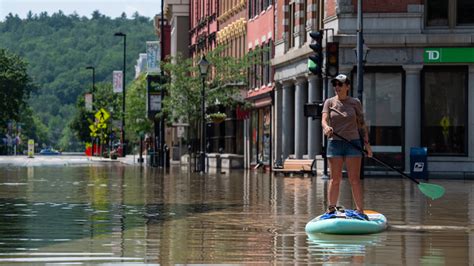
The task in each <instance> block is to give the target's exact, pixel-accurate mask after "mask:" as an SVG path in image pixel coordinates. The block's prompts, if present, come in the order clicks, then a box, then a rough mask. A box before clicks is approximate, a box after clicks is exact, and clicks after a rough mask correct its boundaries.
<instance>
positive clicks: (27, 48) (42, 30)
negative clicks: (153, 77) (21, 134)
mask: <svg viewBox="0 0 474 266" xmlns="http://www.w3.org/2000/svg"><path fill="white" fill-rule="evenodd" d="M119 31H120V32H124V33H126V34H127V53H126V55H127V57H126V62H127V69H126V75H127V81H129V82H130V81H131V80H132V78H131V77H133V76H134V64H135V62H136V57H137V55H138V54H139V53H141V52H144V51H145V42H146V41H151V40H155V39H156V36H155V33H154V29H153V23H152V21H151V20H150V18H146V17H143V16H140V15H139V14H134V16H133V18H131V19H127V17H126V16H121V17H119V18H115V19H111V18H110V17H107V16H105V15H103V14H101V13H100V12H99V11H94V12H93V14H92V18H87V17H79V16H78V15H77V14H72V15H66V14H64V13H63V12H61V11H59V12H56V13H53V14H48V13H46V12H42V13H40V14H38V15H36V14H33V13H32V12H29V13H28V16H27V18H26V19H21V18H19V16H17V15H15V14H9V15H8V16H6V18H5V19H4V20H3V21H0V48H2V49H8V50H9V51H10V52H12V53H15V54H17V55H20V56H21V57H22V58H24V59H25V60H26V61H28V66H27V70H28V73H29V75H30V77H31V78H32V80H33V81H34V84H37V88H38V89H37V90H36V91H35V92H33V93H32V94H31V97H30V98H29V99H27V100H28V104H29V105H30V106H31V109H32V111H33V114H34V115H35V117H36V118H37V119H39V120H40V121H41V123H42V124H43V125H45V126H46V127H47V128H48V130H47V132H46V133H47V134H46V137H47V140H45V143H46V144H47V145H51V146H54V147H58V148H62V149H74V147H77V145H75V144H74V143H76V142H77V139H75V135H76V132H75V131H69V130H68V129H67V125H68V124H69V122H71V121H72V120H73V119H74V117H75V115H76V112H75V110H74V109H75V108H76V106H77V99H78V98H79V97H82V95H83V94H84V92H85V91H86V90H88V89H89V88H90V85H91V72H90V71H89V70H86V69H85V67H86V66H89V65H92V66H94V67H95V68H96V73H95V74H96V76H95V77H96V82H97V83H100V82H110V81H111V80H112V72H113V71H114V70H121V69H122V64H123V41H122V39H121V38H117V37H115V36H114V33H115V32H119ZM52 40H54V41H52ZM3 65H4V64H2V66H3ZM2 91H3V90H2ZM3 102H5V101H3ZM3 102H2V103H3ZM2 118H5V116H3V115H2ZM5 119H9V117H6V118H5ZM3 125H4V124H0V128H1V127H2V126H3ZM71 133H74V134H71Z"/></svg>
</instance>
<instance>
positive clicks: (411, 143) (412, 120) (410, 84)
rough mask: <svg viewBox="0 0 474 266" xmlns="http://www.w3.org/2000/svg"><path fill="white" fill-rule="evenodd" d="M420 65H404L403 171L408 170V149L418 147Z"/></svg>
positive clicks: (419, 127) (419, 138)
mask: <svg viewBox="0 0 474 266" xmlns="http://www.w3.org/2000/svg"><path fill="white" fill-rule="evenodd" d="M421 68H422V65H404V66H403V69H404V70H405V75H406V81H405V171H409V170H410V148H411V147H419V146H420V140H421V136H420V132H421V111H422V110H421V104H420V103H421V100H422V99H421V76H420V71H421Z"/></svg>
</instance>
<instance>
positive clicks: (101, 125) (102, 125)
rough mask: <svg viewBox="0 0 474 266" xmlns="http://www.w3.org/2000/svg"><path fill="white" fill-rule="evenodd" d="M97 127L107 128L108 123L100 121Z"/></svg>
mask: <svg viewBox="0 0 474 266" xmlns="http://www.w3.org/2000/svg"><path fill="white" fill-rule="evenodd" d="M97 128H101V129H106V128H107V124H106V123H99V124H97Z"/></svg>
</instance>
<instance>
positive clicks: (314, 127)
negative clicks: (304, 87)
mask: <svg viewBox="0 0 474 266" xmlns="http://www.w3.org/2000/svg"><path fill="white" fill-rule="evenodd" d="M319 84H320V82H319V78H318V76H315V75H310V76H309V77H308V102H316V101H321V99H322V95H323V93H322V88H321V87H320V86H319ZM307 119H308V158H309V159H314V158H315V156H316V155H317V154H321V146H322V145H321V144H322V142H321V141H322V130H321V119H313V118H311V117H308V118H307Z"/></svg>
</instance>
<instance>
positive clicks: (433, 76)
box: [421, 66, 468, 156]
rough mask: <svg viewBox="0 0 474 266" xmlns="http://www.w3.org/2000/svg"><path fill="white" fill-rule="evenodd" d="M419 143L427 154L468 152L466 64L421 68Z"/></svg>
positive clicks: (461, 153)
mask: <svg viewBox="0 0 474 266" xmlns="http://www.w3.org/2000/svg"><path fill="white" fill-rule="evenodd" d="M422 100H423V102H422V106H423V107H422V132H421V133H422V139H421V142H422V145H423V146H426V147H428V153H429V154H430V155H457V156H459V155H461V156H462V155H466V154H467V147H466V146H467V118H468V116H467V68H465V67H454V66H451V67H429V68H425V69H424V70H423V98H422Z"/></svg>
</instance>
